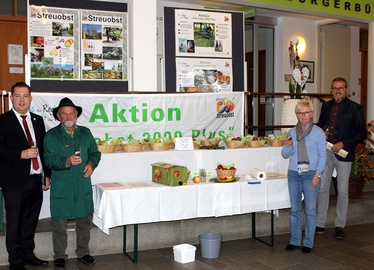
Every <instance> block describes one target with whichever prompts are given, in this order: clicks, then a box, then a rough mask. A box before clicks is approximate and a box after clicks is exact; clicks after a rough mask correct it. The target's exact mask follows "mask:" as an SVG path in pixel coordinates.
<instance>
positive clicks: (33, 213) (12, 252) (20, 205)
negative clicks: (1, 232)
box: [3, 175, 43, 264]
mask: <svg viewBox="0 0 374 270" xmlns="http://www.w3.org/2000/svg"><path fill="white" fill-rule="evenodd" d="M9 181H17V179H9ZM3 196H4V203H5V211H6V240H5V244H6V248H7V251H8V254H9V259H8V260H9V263H10V264H16V263H22V261H23V260H25V259H31V258H33V257H34V249H35V242H34V236H35V229H36V226H37V224H38V219H39V213H40V208H41V206H42V202H43V190H42V182H41V176H40V175H37V176H32V177H30V178H29V179H28V181H27V185H26V186H24V187H23V188H22V189H10V188H3Z"/></svg>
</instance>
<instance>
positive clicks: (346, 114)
mask: <svg viewBox="0 0 374 270" xmlns="http://www.w3.org/2000/svg"><path fill="white" fill-rule="evenodd" d="M342 102H343V104H342V107H341V109H340V112H339V117H338V121H337V124H336V128H335V133H334V139H335V141H334V142H331V143H337V142H340V141H342V142H343V144H344V147H343V149H344V150H346V151H348V155H347V157H346V158H342V157H340V156H338V155H335V156H336V158H337V159H339V160H341V161H354V159H355V146H356V144H358V143H360V142H363V141H364V140H365V139H366V136H367V131H366V125H365V120H364V113H363V109H362V106H361V105H359V104H357V103H356V102H353V101H352V100H350V99H349V98H345V99H344V100H343V101H342ZM333 105H334V100H329V101H328V102H325V103H323V105H322V109H321V115H320V117H319V121H318V123H317V125H318V126H319V127H321V128H323V127H324V126H328V125H329V121H330V113H331V108H332V106H333Z"/></svg>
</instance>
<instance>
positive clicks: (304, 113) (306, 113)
mask: <svg viewBox="0 0 374 270" xmlns="http://www.w3.org/2000/svg"><path fill="white" fill-rule="evenodd" d="M311 112H312V111H309V112H297V113H296V114H297V115H299V116H301V115H302V116H305V115H309V114H310V113H311Z"/></svg>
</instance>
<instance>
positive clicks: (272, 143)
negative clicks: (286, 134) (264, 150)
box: [270, 140, 284, 146]
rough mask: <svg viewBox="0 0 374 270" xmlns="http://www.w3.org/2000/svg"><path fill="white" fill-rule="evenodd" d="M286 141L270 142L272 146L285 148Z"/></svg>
mask: <svg viewBox="0 0 374 270" xmlns="http://www.w3.org/2000/svg"><path fill="white" fill-rule="evenodd" d="M283 144H284V140H270V145H271V146H283Z"/></svg>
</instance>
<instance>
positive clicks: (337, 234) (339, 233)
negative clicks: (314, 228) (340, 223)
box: [335, 227, 345, 240]
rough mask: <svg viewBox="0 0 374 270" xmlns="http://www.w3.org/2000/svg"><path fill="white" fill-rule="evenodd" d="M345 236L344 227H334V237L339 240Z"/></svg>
mask: <svg viewBox="0 0 374 270" xmlns="http://www.w3.org/2000/svg"><path fill="white" fill-rule="evenodd" d="M344 237H345V233H344V229H343V228H342V227H336V228H335V238H336V239H339V240H343V239H344Z"/></svg>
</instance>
